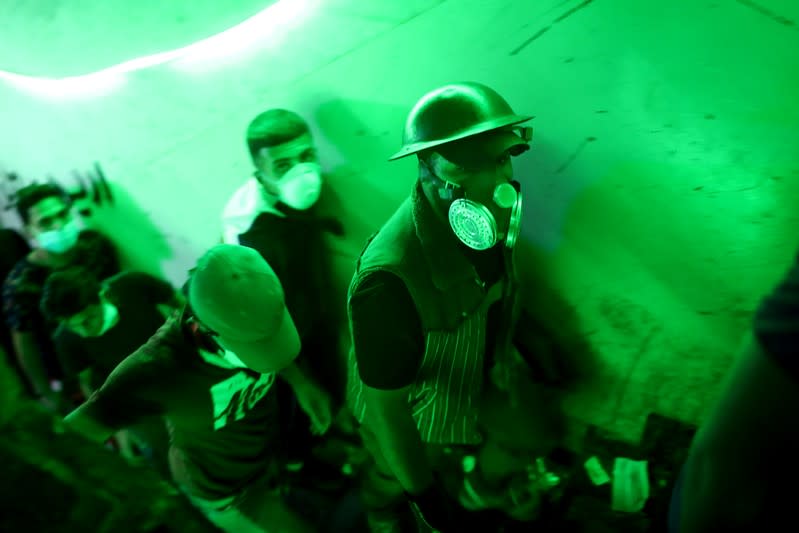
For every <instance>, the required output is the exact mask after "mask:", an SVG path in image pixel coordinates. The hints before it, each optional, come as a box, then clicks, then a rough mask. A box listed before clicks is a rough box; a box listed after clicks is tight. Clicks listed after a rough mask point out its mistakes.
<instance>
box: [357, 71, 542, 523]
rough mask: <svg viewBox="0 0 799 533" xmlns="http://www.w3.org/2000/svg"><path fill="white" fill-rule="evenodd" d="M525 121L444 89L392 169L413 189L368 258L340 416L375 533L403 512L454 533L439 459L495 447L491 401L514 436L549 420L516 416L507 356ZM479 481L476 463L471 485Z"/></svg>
mask: <svg viewBox="0 0 799 533" xmlns="http://www.w3.org/2000/svg"><path fill="white" fill-rule="evenodd" d="M530 118H531V117H529V116H520V115H517V114H515V113H514V112H513V110H512V109H511V108H510V106H509V105H508V103H507V102H506V101H505V100H504V99H503V98H502V97H501V96H500V95H499V94H498V93H497V92H496V91H494V90H493V89H491V88H489V87H486V86H485V85H482V84H479V83H471V82H470V83H460V84H451V85H447V86H444V87H441V88H439V89H436V90H435V91H432V92H430V93H428V94H427V95H425V96H424V97H423V98H422V99H421V100H420V101H419V102H418V103H417V104H416V105H415V106H414V108H413V110H412V111H411V112H410V115H409V116H408V119H407V123H406V126H405V133H404V137H403V147H402V149H401V150H400V151H399V152H398V153H397V154H396V155H395V156H394V157H392V160H394V159H399V158H402V157H406V156H410V155H416V156H417V157H418V161H419V167H418V168H419V170H418V171H419V179H418V180H417V181H416V183H415V185H414V188H413V191H412V193H411V196H410V198H408V199H407V200H406V201H405V202H404V203H403V204H402V205H401V207H400V208H399V209H398V210H397V211H396V213H395V214H394V215H393V216H392V217H391V218H390V219H389V221H388V222H387V223H386V224H385V225H384V226H383V227H382V228H381V229H380V231H379V232H377V233H376V234H375V235H374V236H373V237H372V238H371V239H370V241H369V242H368V244H367V245H366V247H365V249H364V251H363V252H362V254H361V256H360V258H359V259H358V262H357V267H356V272H355V275H354V277H353V279H352V283H351V286H350V290H349V299H348V313H349V318H350V327H351V332H352V343H353V350H352V353H351V357H350V367H349V368H350V373H349V386H348V404H349V406H350V408H351V409H352V411H353V413H354V415H355V417H356V419H357V420H358V422H359V423H360V424H361V426H360V429H361V435H362V437H363V441H364V444H365V446H366V448H367V449H368V450H369V452H370V453H371V455H372V456H373V458H374V460H375V470H374V471H373V472H372V474H370V475H369V476H366V481H365V483H364V487H363V495H362V497H363V499H364V502H365V506H366V507H367V508H368V514H369V520H370V525H371V527H372V530H373V531H375V532H377V531H387V532H388V531H392V532H393V531H403V530H405V528H406V527H408V526H406V525H404V524H408V522H409V519H408V518H407V516H408V511H409V508H408V503H407V502H408V499H409V500H410V501H411V502H412V503H413V506H412V508H413V509H414V511H415V512H416V514H417V515H420V516H421V518H422V519H423V520H424V521H425V522H426V523H427V525H428V526H430V527H432V528H433V529H436V530H439V531H442V532H444V533H448V532H450V531H460V530H462V529H461V528H463V527H465V526H464V525H463V524H462V523H461V524H459V523H458V519H457V518H456V515H457V514H458V510H459V506H458V503H456V501H455V499H456V498H458V499H461V498H459V497H458V496H457V495H456V494H453V492H454V491H453V490H452V489H449V490H448V489H446V488H445V487H444V485H445V484H446V483H445V482H444V480H443V479H442V475H441V472H442V471H443V470H444V469H445V467H444V462H445V461H446V457H445V456H446V450H447V449H448V448H449V449H454V448H459V449H476V448H477V447H478V446H486V445H487V444H488V442H490V440H491V438H490V436H489V435H488V434H487V433H486V431H485V430H486V426H485V425H483V424H482V422H481V420H480V415H481V409H483V408H484V407H485V405H487V403H486V400H488V399H489V398H491V399H492V402H493V403H494V404H497V405H499V404H501V405H502V406H503V407H502V408H498V407H496V405H495V406H494V407H493V408H492V410H493V411H494V412H507V413H513V414H512V415H509V417H510V418H514V417H518V418H516V421H515V422H514V424H515V427H516V428H517V430H519V431H517V432H518V433H523V432H524V429H525V427H526V426H531V425H532V423H531V422H529V419H530V417H531V416H532V415H531V414H530V413H532V412H533V411H546V410H548V409H550V407H549V406H547V405H543V406H542V405H532V406H531V405H530V404H529V403H527V404H525V405H527V407H526V408H525V407H522V408H521V409H520V410H513V408H512V405H515V403H514V402H515V400H514V398H516V395H517V393H518V392H519V391H520V388H519V387H520V386H521V385H520V384H521V383H522V382H521V381H520V380H521V379H522V377H523V376H525V375H527V374H526V371H525V362H524V361H523V360H522V357H521V356H520V355H519V353H518V351H517V350H516V349H515V347H514V344H513V343H514V341H515V337H514V335H515V326H516V324H517V322H518V316H519V300H518V294H517V293H518V291H517V277H516V272H515V261H514V246H515V243H516V239H517V238H518V233H519V225H520V217H521V188H520V184H519V183H518V182H516V181H514V180H513V167H512V164H511V157H512V156H518V155H520V154H522V153H523V152H525V151H526V150H528V149H529V144H528V143H529V141H530V139H531V133H532V129H531V128H522V127H520V126H519V124H521V123H523V122H526V121H527V120H529V119H530ZM521 387H522V388H523V389H527V388H529V387H527V385H523V386H521ZM522 417H524V418H522ZM496 450H497V451H498V450H499V448H496ZM483 457H485V456H483ZM488 470H489V469H488V468H487V463H485V462H484V461H483V460H482V459H481V458H478V461H477V467H476V469H475V472H478V473H480V475H483V474H487V473H488ZM508 475H510V473H508ZM523 475H524V478H525V479H527V475H526V473H524V474H523ZM474 479H475V480H476V479H479V478H478V477H477V474H475V477H474ZM509 479H510V478H502V479H495V480H494V481H495V482H496V483H497V485H498V486H499V485H500V483H505V482H508V483H510V481H509ZM474 489H475V487H474V486H470V487H469V491H470V492H471V493H472V495H473V496H474V492H475V490H474ZM503 490H504V489H503ZM403 493H404V494H403ZM406 498H407V499H406ZM472 499H473V500H474V499H483V498H478V497H477V496H474V497H473V498H472ZM480 505H481V504H480V503H479V502H478V503H475V505H474V507H475V508H479V506H480ZM403 515H405V516H406V518H405V519H403ZM410 527H415V526H410Z"/></svg>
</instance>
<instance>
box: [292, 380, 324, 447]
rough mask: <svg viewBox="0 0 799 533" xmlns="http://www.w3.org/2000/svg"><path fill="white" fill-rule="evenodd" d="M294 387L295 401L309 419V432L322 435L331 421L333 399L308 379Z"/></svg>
mask: <svg viewBox="0 0 799 533" xmlns="http://www.w3.org/2000/svg"><path fill="white" fill-rule="evenodd" d="M293 388H294V394H295V395H296V396H297V402H298V403H299V404H300V407H301V408H302V410H303V411H305V413H306V414H307V415H308V417H309V418H310V419H311V433H313V434H314V435H324V434H325V433H327V430H328V429H330V425H331V424H332V423H333V407H332V406H333V401H332V400H331V398H330V395H329V394H328V393H327V391H325V390H324V389H323V388H322V387H320V386H319V385H317V384H316V383H314V382H312V381H310V380H308V381H305V382H303V383H300V384H298V385H296V386H294V387H293Z"/></svg>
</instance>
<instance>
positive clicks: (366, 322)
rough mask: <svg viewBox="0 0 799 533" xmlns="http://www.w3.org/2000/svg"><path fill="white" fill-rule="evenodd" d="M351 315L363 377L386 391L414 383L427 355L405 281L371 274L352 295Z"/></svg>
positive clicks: (357, 359) (354, 343) (355, 348)
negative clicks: (425, 354)
mask: <svg viewBox="0 0 799 533" xmlns="http://www.w3.org/2000/svg"><path fill="white" fill-rule="evenodd" d="M350 315H351V320H352V337H353V338H352V342H353V348H354V350H355V359H356V361H357V362H358V370H359V372H360V376H361V380H363V382H364V383H365V384H366V385H368V386H370V387H372V388H375V389H383V390H393V389H401V388H402V387H405V386H407V385H410V384H411V383H413V381H414V380H415V379H416V373H417V372H418V370H419V366H420V365H421V363H422V359H423V357H424V334H423V331H422V324H421V321H420V319H419V315H418V313H417V311H416V306H415V305H414V303H413V300H412V299H411V295H410V293H409V292H408V289H407V288H406V287H405V284H404V283H403V282H402V280H401V279H400V278H399V277H397V276H395V275H394V274H390V273H386V272H378V273H374V274H371V275H369V276H368V277H367V278H366V279H365V280H363V281H362V282H361V285H360V286H359V287H358V290H357V291H356V292H355V293H354V294H353V295H352V298H351V300H350Z"/></svg>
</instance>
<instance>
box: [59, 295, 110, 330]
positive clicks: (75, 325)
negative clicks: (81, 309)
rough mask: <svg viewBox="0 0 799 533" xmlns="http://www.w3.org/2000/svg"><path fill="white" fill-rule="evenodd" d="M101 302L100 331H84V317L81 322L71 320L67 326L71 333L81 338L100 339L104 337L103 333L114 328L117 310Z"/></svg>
mask: <svg viewBox="0 0 799 533" xmlns="http://www.w3.org/2000/svg"><path fill="white" fill-rule="evenodd" d="M101 302H102V304H101V305H102V309H101V312H102V315H103V316H102V320H103V321H102V324H101V325H100V329H99V330H97V331H86V326H85V322H86V318H85V317H84V318H83V320H80V319H78V318H77V317H76V318H73V319H72V324H70V325H68V327H69V328H70V329H72V331H74V332H75V333H77V334H78V335H80V336H81V337H100V336H102V335H105V333H106V332H107V331H108V330H110V329H111V328H113V327H114V326H116V324H117V322H119V309H117V307H116V306H115V305H114V304H112V303H110V302H108V301H106V300H101Z"/></svg>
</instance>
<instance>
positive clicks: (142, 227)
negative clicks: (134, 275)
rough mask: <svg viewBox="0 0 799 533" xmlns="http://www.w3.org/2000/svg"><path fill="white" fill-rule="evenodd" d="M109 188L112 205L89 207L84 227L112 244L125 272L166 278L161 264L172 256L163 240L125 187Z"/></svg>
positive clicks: (156, 228)
mask: <svg viewBox="0 0 799 533" xmlns="http://www.w3.org/2000/svg"><path fill="white" fill-rule="evenodd" d="M109 185H110V187H111V192H112V194H113V197H114V203H113V204H112V205H108V204H105V205H103V206H95V207H92V213H91V215H90V216H89V217H87V218H86V222H87V225H88V226H89V227H91V228H94V229H97V230H99V231H101V232H103V233H104V234H105V235H107V236H108V238H110V239H111V240H112V241H113V242H114V244H115V245H116V246H117V250H118V253H119V257H120V262H121V264H122V268H123V269H124V270H135V271H140V272H147V273H148V274H151V275H153V276H157V277H159V278H161V279H165V276H164V272H163V262H164V261H165V260H168V259H170V258H172V255H173V254H172V250H171V249H170V247H169V244H168V242H167V240H166V238H165V237H164V236H163V234H162V233H161V231H160V230H159V229H158V227H157V226H156V225H155V224H154V223H153V221H152V219H151V218H150V215H149V214H148V213H147V212H146V211H145V210H143V209H142V208H141V207H140V206H139V205H138V204H137V203H136V201H135V200H134V199H133V198H132V197H131V196H130V195H129V194H128V193H127V191H126V190H125V189H124V188H122V187H120V186H119V184H117V183H110V184H109Z"/></svg>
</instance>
